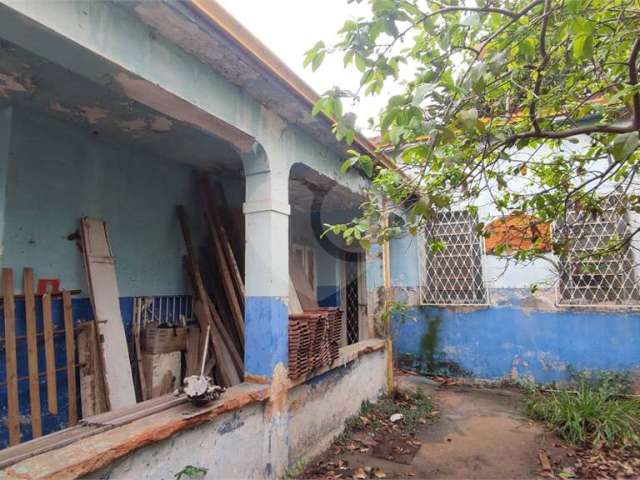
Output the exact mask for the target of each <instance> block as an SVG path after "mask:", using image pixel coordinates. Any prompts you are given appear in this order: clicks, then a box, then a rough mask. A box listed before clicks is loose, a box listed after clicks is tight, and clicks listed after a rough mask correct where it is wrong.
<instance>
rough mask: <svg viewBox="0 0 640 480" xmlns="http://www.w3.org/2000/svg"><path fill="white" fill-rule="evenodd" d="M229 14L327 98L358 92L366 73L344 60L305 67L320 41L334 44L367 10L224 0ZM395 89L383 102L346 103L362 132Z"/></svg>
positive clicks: (307, 1)
mask: <svg viewBox="0 0 640 480" xmlns="http://www.w3.org/2000/svg"><path fill="white" fill-rule="evenodd" d="M218 3H220V4H221V5H222V6H223V7H224V8H225V9H226V10H227V11H228V12H229V13H231V14H232V15H233V16H234V17H235V18H236V19H237V20H239V21H240V23H242V24H243V25H244V26H245V27H247V28H248V29H249V30H250V31H251V32H252V33H253V34H254V35H255V36H256V37H258V39H260V41H261V42H262V43H264V44H265V45H266V46H267V47H268V48H269V49H270V50H271V51H272V52H273V53H275V54H276V55H277V56H278V57H279V58H280V59H281V60H283V61H284V62H285V63H286V64H287V65H288V66H289V68H291V69H292V70H293V71H294V72H296V73H297V74H298V75H299V76H300V77H302V79H303V80H304V81H305V82H307V83H308V84H309V85H310V86H311V87H312V88H313V89H314V90H315V91H316V92H318V93H323V92H325V91H327V90H329V89H331V88H332V87H334V86H339V87H340V88H342V89H346V90H351V91H356V90H357V88H358V85H359V80H360V73H359V72H358V71H357V70H356V69H355V68H352V69H349V70H345V69H344V67H343V64H342V59H341V58H340V57H339V56H334V57H332V58H328V59H327V60H325V62H324V64H323V65H322V67H320V69H318V70H317V71H316V72H313V71H312V70H311V68H306V69H305V68H303V66H302V63H303V61H304V54H305V52H306V51H307V50H309V49H310V48H311V47H313V46H314V45H315V44H316V42H318V41H319V40H323V41H324V42H325V43H326V44H332V43H334V42H335V40H337V39H338V35H337V32H338V30H340V28H341V27H342V25H343V24H344V22H345V20H347V19H348V18H354V17H357V16H365V15H366V13H367V11H368V7H367V6H366V5H355V4H348V3H347V0H218ZM390 93H391V91H390V89H388V90H387V91H386V92H384V93H383V95H381V96H380V97H379V98H371V97H367V98H366V99H364V100H363V101H362V102H361V103H360V104H359V105H357V106H352V105H350V104H348V103H347V104H345V105H344V107H345V111H354V112H355V113H356V114H357V115H358V123H357V125H358V127H359V128H360V129H362V130H363V131H365V133H367V134H370V135H373V134H375V132H371V131H368V130H367V129H366V126H367V118H369V117H371V116H376V115H377V113H378V112H379V111H380V109H381V107H382V106H383V105H384V103H385V102H384V99H385V98H387V97H388V95H389V94H390Z"/></svg>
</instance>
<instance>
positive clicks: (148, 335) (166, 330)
mask: <svg viewBox="0 0 640 480" xmlns="http://www.w3.org/2000/svg"><path fill="white" fill-rule="evenodd" d="M141 345H142V350H143V351H144V353H154V354H157V353H171V352H180V351H182V350H185V349H186V348H187V328H186V327H177V326H170V327H159V326H157V325H155V324H148V325H147V326H146V327H145V329H144V334H143V335H142V344H141Z"/></svg>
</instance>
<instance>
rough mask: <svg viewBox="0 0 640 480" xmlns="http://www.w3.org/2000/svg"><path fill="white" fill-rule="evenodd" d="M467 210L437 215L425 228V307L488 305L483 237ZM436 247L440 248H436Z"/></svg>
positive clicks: (423, 276)
mask: <svg viewBox="0 0 640 480" xmlns="http://www.w3.org/2000/svg"><path fill="white" fill-rule="evenodd" d="M476 223H477V222H476V219H475V218H473V217H472V216H471V215H470V214H469V213H468V212H466V211H455V212H446V213H441V214H438V215H437V216H436V217H435V218H434V219H433V220H432V221H431V222H430V223H429V224H428V225H427V227H426V229H425V246H424V258H423V260H422V261H421V265H422V267H423V268H421V269H420V271H421V275H422V278H421V286H422V288H421V299H422V303H423V304H424V305H487V304H488V303H489V298H488V293H487V288H486V285H485V281H484V274H483V269H482V264H483V256H484V245H483V243H484V242H483V238H482V237H481V236H479V235H478V234H477V232H476ZM434 244H436V245H438V246H439V247H440V248H436V249H434V248H433V245H434Z"/></svg>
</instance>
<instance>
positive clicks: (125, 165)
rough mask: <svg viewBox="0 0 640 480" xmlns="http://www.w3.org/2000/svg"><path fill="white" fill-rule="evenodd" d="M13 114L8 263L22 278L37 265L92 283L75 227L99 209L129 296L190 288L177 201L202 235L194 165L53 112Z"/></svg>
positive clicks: (67, 284)
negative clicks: (97, 132) (99, 132)
mask: <svg viewBox="0 0 640 480" xmlns="http://www.w3.org/2000/svg"><path fill="white" fill-rule="evenodd" d="M12 123H13V128H12V136H11V150H10V161H9V168H8V181H7V189H6V204H5V209H4V211H5V218H6V225H5V231H4V239H3V246H4V255H2V257H0V263H1V265H2V266H4V267H12V268H14V271H15V274H16V280H15V281H16V284H20V283H21V277H22V268H23V267H25V266H32V267H34V269H35V274H36V276H37V277H52V278H60V279H61V281H62V285H63V287H64V288H67V289H84V288H85V278H84V271H83V267H82V262H81V256H80V253H79V251H78V249H77V247H76V245H75V244H74V242H72V241H69V240H67V238H66V237H67V236H68V235H69V234H71V233H73V232H74V231H75V230H76V229H77V228H78V224H79V220H80V218H81V217H82V216H96V217H99V218H103V219H104V220H106V221H107V224H108V226H109V231H110V236H111V242H112V246H113V251H114V256H115V259H116V273H117V276H118V285H119V288H120V294H121V296H134V295H168V294H184V293H188V291H187V284H188V283H187V282H186V277H185V276H184V273H183V268H182V255H183V245H182V243H183V242H182V236H181V233H180V229H179V224H178V221H177V217H176V214H175V205H177V204H184V205H186V206H187V210H188V211H189V212H190V213H191V223H192V228H193V230H194V231H195V238H196V239H197V238H200V237H201V236H202V233H203V232H204V230H203V228H202V226H201V215H199V214H196V212H200V209H198V208H196V207H195V206H194V205H195V202H196V201H197V199H196V197H195V195H196V193H195V192H196V190H195V189H194V188H192V185H193V183H192V181H193V170H192V168H190V167H189V166H186V165H181V164H177V163H172V162H168V161H164V160H162V159H159V158H154V157H150V156H149V155H148V154H146V153H145V152H142V151H140V150H139V149H134V148H132V147H129V146H127V145H120V144H117V143H113V142H109V141H107V140H102V139H100V138H99V137H95V136H92V135H91V134H90V133H85V132H83V131H81V130H80V129H78V128H76V127H75V126H74V125H72V124H67V123H63V122H60V121H56V120H54V119H52V118H47V117H42V116H37V115H32V114H30V113H28V112H18V111H16V113H15V114H14V116H13V122H12ZM61 139H62V141H61ZM199 232H200V234H199V235H198V233H199Z"/></svg>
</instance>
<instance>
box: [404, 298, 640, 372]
mask: <svg viewBox="0 0 640 480" xmlns="http://www.w3.org/2000/svg"><path fill="white" fill-rule="evenodd" d="M503 293H504V294H505V295H506V294H507V293H506V292H503ZM511 293H513V292H511ZM519 293H523V292H519ZM520 298H521V297H520V296H518V295H513V296H512V298H511V301H510V302H505V303H504V304H501V305H495V306H492V307H489V308H483V309H479V310H470V309H465V310H453V309H445V308H431V307H411V308H409V309H408V311H407V312H406V315H404V318H400V317H396V318H395V319H394V349H395V352H396V353H397V355H398V358H399V361H400V362H401V363H402V364H403V365H404V366H406V367H410V368H411V367H412V368H417V369H418V370H421V371H427V372H430V373H441V374H448V375H453V376H458V375H463V376H464V375H469V376H472V377H476V378H485V379H500V378H505V377H512V378H517V377H530V378H532V379H533V380H535V381H536V382H539V383H548V382H552V381H556V380H560V381H561V380H566V379H567V378H568V374H569V371H568V370H569V369H570V368H574V369H576V370H616V371H628V370H631V369H633V368H635V367H638V366H640V314H637V313H635V314H634V313H606V312H589V311H584V310H583V311H569V310H549V311H544V310H531V309H530V308H527V307H526V306H525V305H522V304H520V303H519V302H520V300H519V299H520ZM525 298H526V297H525Z"/></svg>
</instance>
